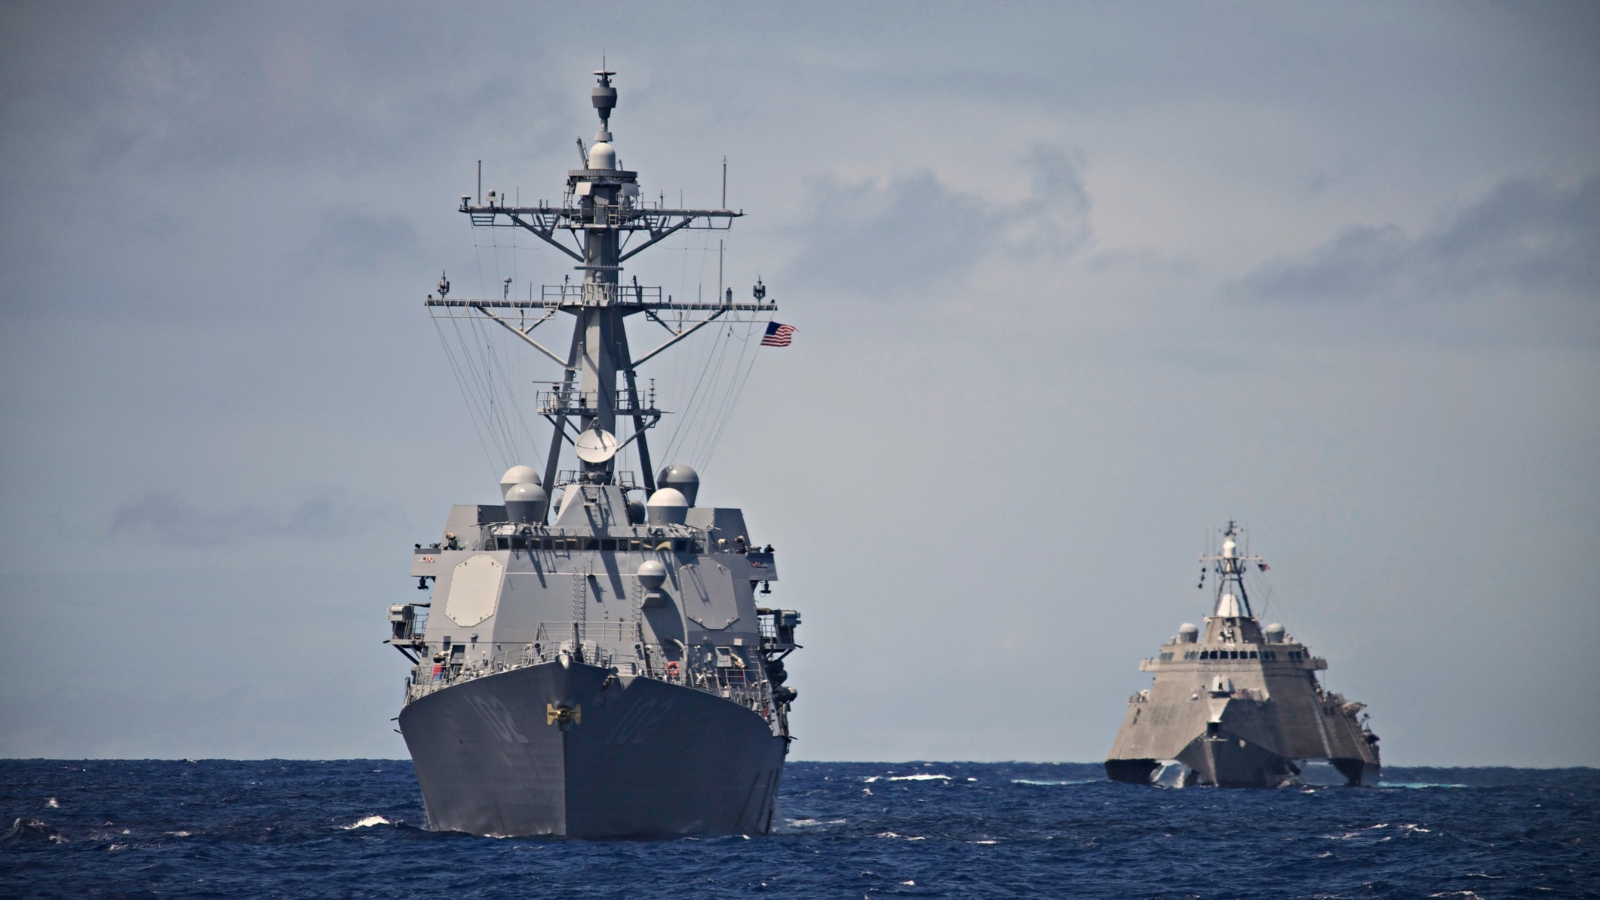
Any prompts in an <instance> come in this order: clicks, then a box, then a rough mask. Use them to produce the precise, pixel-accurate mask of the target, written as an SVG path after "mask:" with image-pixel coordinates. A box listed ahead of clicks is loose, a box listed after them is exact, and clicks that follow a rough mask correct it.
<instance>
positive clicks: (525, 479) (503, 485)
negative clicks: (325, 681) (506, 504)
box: [500, 466, 539, 497]
mask: <svg viewBox="0 0 1600 900" xmlns="http://www.w3.org/2000/svg"><path fill="white" fill-rule="evenodd" d="M538 482H539V476H538V475H536V474H534V471H533V467H532V466H512V467H511V468H509V469H507V470H506V473H505V474H504V475H501V476H500V496H502V497H504V496H505V495H506V493H507V492H509V491H510V490H511V486H512V485H515V484H537V483H538Z"/></svg>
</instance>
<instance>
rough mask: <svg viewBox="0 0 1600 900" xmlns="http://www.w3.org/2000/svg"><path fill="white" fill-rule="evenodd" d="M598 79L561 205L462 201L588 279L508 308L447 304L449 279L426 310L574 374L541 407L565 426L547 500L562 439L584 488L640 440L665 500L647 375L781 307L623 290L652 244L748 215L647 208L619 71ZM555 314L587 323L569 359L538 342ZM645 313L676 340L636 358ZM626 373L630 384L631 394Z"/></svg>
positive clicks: (557, 452) (546, 483)
mask: <svg viewBox="0 0 1600 900" xmlns="http://www.w3.org/2000/svg"><path fill="white" fill-rule="evenodd" d="M594 74H595V75H596V76H598V78H599V82H600V83H599V85H598V86H596V87H595V88H594V90H593V91H592V92H591V93H590V99H591V101H592V102H593V103H594V108H595V110H596V111H597V112H598V113H599V114H600V130H599V131H598V132H596V133H595V136H594V145H593V146H591V147H589V148H587V150H584V149H583V142H582V141H581V140H580V141H579V142H578V146H579V149H580V151H581V152H582V161H583V165H584V167H583V168H581V169H572V170H570V171H568V172H567V189H566V193H565V195H564V196H563V197H562V202H561V204H560V205H559V206H550V205H547V204H545V203H544V202H543V201H541V202H540V204H539V205H538V206H509V205H507V204H506V203H505V196H504V195H503V194H496V192H494V191H490V192H489V197H488V203H487V204H482V203H481V202H480V203H479V204H476V205H475V204H474V203H473V198H472V197H471V196H468V195H462V197H461V212H464V213H466V214H467V215H469V216H470V217H471V218H472V224H473V225H476V226H486V227H499V228H508V227H515V228H522V229H525V230H527V231H529V232H531V233H533V234H534V235H536V236H538V237H539V238H540V239H541V240H543V241H545V242H546V243H548V244H550V245H551V246H552V247H555V248H556V249H558V250H560V251H561V252H563V253H565V254H567V255H568V256H570V257H572V258H573V259H575V260H577V261H578V265H576V266H574V267H573V268H575V269H577V270H578V271H580V272H582V273H583V277H582V281H581V282H580V283H579V284H571V283H568V282H566V281H564V282H563V283H562V284H559V285H546V286H545V287H544V288H543V291H542V293H541V296H540V297H539V298H538V299H536V300H535V299H530V300H527V301H519V300H512V299H510V298H509V296H508V297H504V298H501V299H498V300H447V299H445V295H446V293H447V292H448V290H449V288H448V283H447V282H445V281H443V280H441V282H440V294H439V297H438V298H437V299H435V298H433V297H429V298H428V301H427V305H428V306H429V307H430V308H431V309H432V310H433V312H434V315H440V316H444V317H482V318H487V319H490V320H493V321H494V322H497V323H499V324H500V325H502V326H504V327H505V328H506V329H508V330H510V331H511V332H512V333H513V334H515V335H517V337H519V338H521V339H522V340H523V341H526V342H527V343H528V344H530V345H531V346H533V347H534V348H535V349H536V350H538V351H539V352H541V353H543V354H544V355H545V356H547V357H549V358H550V359H552V360H554V361H555V362H556V363H558V364H560V365H561V366H562V367H563V369H564V375H563V377H562V380H561V381H560V382H559V383H553V384H552V385H551V389H550V390H549V391H541V392H540V394H539V399H538V412H539V413H540V415H543V416H544V417H545V418H546V419H548V420H549V421H550V423H551V424H552V425H554V426H555V433H554V434H553V435H552V436H551V439H550V452H549V454H548V455H547V457H546V459H545V468H544V477H543V484H542V486H543V488H544V490H545V491H546V492H549V491H551V490H553V489H554V488H555V486H556V482H557V474H558V463H559V461H560V457H561V445H562V442H563V441H565V442H567V443H570V444H572V445H573V449H574V451H575V452H576V454H577V456H578V459H579V460H580V462H581V464H582V468H581V469H580V470H579V471H577V472H575V473H574V474H573V480H577V481H582V482H584V483H590V484H608V483H611V482H612V481H613V479H614V477H615V462H614V458H615V456H616V454H617V452H618V451H620V450H621V449H622V448H623V447H625V446H627V444H629V443H632V442H635V441H637V442H638V445H639V450H638V452H639V464H640V467H641V468H642V469H643V470H644V472H643V476H644V488H645V490H646V491H647V492H649V493H654V492H655V478H654V476H653V475H652V474H651V466H650V450H649V446H648V444H647V443H646V440H645V431H646V430H647V429H649V428H651V427H653V426H654V425H656V424H657V423H658V422H660V420H661V416H662V415H663V414H664V411H663V410H660V409H657V408H656V407H655V398H654V396H653V394H654V391H651V396H645V395H641V394H640V392H639V387H638V379H637V377H636V370H637V369H638V367H639V366H640V365H641V364H643V363H644V362H645V361H647V360H649V359H650V358H652V357H654V356H655V355H656V354H658V353H660V352H661V351H663V350H665V349H667V348H668V347H670V346H672V345H673V344H676V343H677V342H679V341H681V340H683V339H684V338H686V337H688V336H689V335H691V334H693V333H694V332H695V331H698V330H699V329H700V328H702V327H704V326H705V325H707V324H709V323H711V322H712V321H715V320H717V319H727V320H730V321H739V320H741V314H744V315H748V316H751V317H752V318H753V317H754V316H756V315H759V314H763V313H767V314H770V313H772V312H774V311H776V310H777V304H776V303H771V302H766V300H765V294H766V291H765V289H764V288H762V287H761V286H760V285H759V284H758V285H757V287H756V290H755V298H754V299H755V302H753V303H734V302H733V291H732V289H729V290H728V292H727V294H726V295H725V296H722V297H718V298H716V302H714V303H682V302H673V301H672V298H671V297H668V298H666V299H665V300H663V299H662V295H661V288H660V287H645V286H641V285H640V284H638V282H637V279H635V280H634V282H633V283H632V284H627V285H624V284H622V282H621V278H620V276H621V272H622V263H623V262H625V261H626V260H628V259H629V258H631V257H633V256H635V255H637V254H638V253H639V252H640V251H642V250H644V249H645V248H647V247H650V246H653V245H655V244H657V243H659V242H660V241H662V240H663V239H665V238H666V237H667V236H668V235H671V234H673V233H674V232H677V231H680V230H683V229H690V230H723V229H727V228H730V227H732V220H733V219H735V218H738V217H739V216H742V215H744V213H743V212H742V211H739V212H735V211H733V210H729V209H667V208H665V206H664V204H663V203H659V202H658V203H655V204H651V203H650V202H649V201H641V200H640V198H639V182H638V173H636V172H630V171H627V170H625V169H623V168H622V167H621V162H620V161H619V160H618V159H617V153H616V149H615V147H614V146H613V145H612V143H611V110H612V109H613V108H614V107H615V106H616V105H617V89H616V88H615V87H613V86H612V84H611V76H613V75H615V74H616V73H615V72H612V71H608V70H603V69H602V70H600V71H597V72H595V73H594ZM724 203H726V197H724ZM557 231H565V232H570V238H571V241H572V243H573V244H575V245H576V247H575V248H574V247H571V246H568V245H567V242H566V241H565V240H563V239H562V238H561V237H558V236H557V234H556V232H557ZM640 232H643V233H644V235H647V237H645V238H644V240H643V241H642V242H641V243H640V244H638V245H637V246H635V247H632V248H629V247H628V246H627V244H628V243H629V242H630V241H631V240H632V239H633V238H634V237H635V236H636V235H638V234H639V233H640ZM625 233H626V237H624V234H625ZM508 293H509V292H508ZM662 310H671V311H674V312H676V313H677V315H676V316H673V317H671V319H670V321H669V320H668V319H664V318H663V317H661V316H660V315H659V314H658V313H659V312H660V311H662ZM556 312H565V313H570V314H571V315H572V316H573V317H574V318H575V319H576V322H575V323H574V327H573V332H572V342H571V345H570V347H569V348H568V350H567V352H566V354H565V355H558V354H556V353H554V352H552V351H551V350H549V349H548V348H546V347H545V346H543V345H542V344H540V343H539V342H538V341H536V340H534V339H533V337H532V332H533V330H534V329H535V328H537V327H539V325H541V324H543V323H544V322H546V321H548V320H549V319H550V318H551V317H553V316H554V315H555V313H556ZM639 313H643V314H644V315H645V316H646V317H648V318H649V319H650V320H651V321H654V322H655V323H656V324H658V325H660V326H661V327H662V328H664V329H666V331H667V333H668V334H669V335H670V337H669V338H668V339H667V340H666V341H665V342H664V343H662V344H661V345H660V346H658V347H656V348H654V349H652V350H650V351H649V352H647V353H645V354H644V355H643V356H640V357H637V358H635V357H634V356H633V355H632V352H631V351H630V349H629V346H628V332H627V328H626V327H625V325H624V320H625V319H626V318H627V317H628V316H631V315H636V314H639ZM618 373H621V374H622V376H623V385H622V387H620V388H619V387H618V385H617V375H618ZM574 379H576V380H577V387H576V388H574V387H573V381H574ZM618 416H627V417H629V418H630V419H631V420H632V422H631V424H632V434H631V435H630V436H629V437H628V439H627V440H626V441H622V442H620V443H619V442H618V440H617V437H616V432H617V418H618ZM573 420H576V422H575V423H574V422H573Z"/></svg>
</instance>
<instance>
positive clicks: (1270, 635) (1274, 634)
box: [1266, 622, 1283, 644]
mask: <svg viewBox="0 0 1600 900" xmlns="http://www.w3.org/2000/svg"><path fill="white" fill-rule="evenodd" d="M1266 634H1267V643H1269V644H1281V643H1283V626H1282V625H1279V624H1278V623H1277V622H1273V623H1272V624H1271V625H1268V626H1267V632H1266Z"/></svg>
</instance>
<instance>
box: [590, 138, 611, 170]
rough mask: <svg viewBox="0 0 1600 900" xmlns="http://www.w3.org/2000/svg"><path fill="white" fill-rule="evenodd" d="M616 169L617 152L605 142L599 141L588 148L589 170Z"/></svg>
mask: <svg viewBox="0 0 1600 900" xmlns="http://www.w3.org/2000/svg"><path fill="white" fill-rule="evenodd" d="M616 167H617V151H616V150H615V149H613V148H612V146H611V145H610V144H608V143H606V142H605V141H600V142H599V143H597V144H595V145H594V146H593V147H590V148H589V168H591V169H615V168H616Z"/></svg>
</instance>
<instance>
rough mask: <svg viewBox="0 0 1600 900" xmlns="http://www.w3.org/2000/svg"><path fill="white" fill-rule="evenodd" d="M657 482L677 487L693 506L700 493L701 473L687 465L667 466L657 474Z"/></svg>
mask: <svg viewBox="0 0 1600 900" xmlns="http://www.w3.org/2000/svg"><path fill="white" fill-rule="evenodd" d="M656 484H657V485H658V486H660V487H664V488H675V489H677V490H678V491H679V492H681V493H682V494H683V496H684V499H686V500H688V501H689V505H690V506H693V505H694V499H695V497H696V496H697V495H698V494H699V493H700V474H699V473H698V472H696V471H695V470H693V469H691V468H689V467H688V466H685V465H672V466H667V467H666V468H665V469H662V470H661V474H660V475H657V476H656Z"/></svg>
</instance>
